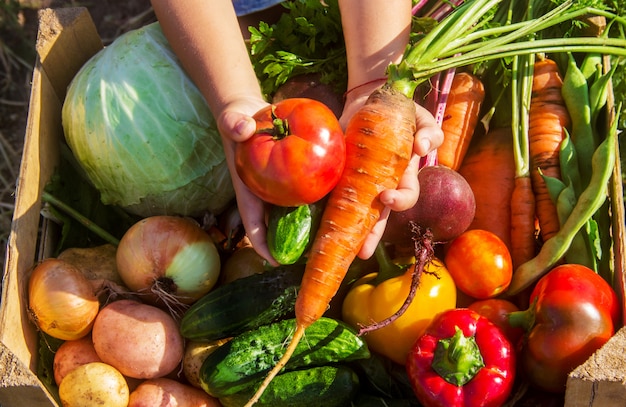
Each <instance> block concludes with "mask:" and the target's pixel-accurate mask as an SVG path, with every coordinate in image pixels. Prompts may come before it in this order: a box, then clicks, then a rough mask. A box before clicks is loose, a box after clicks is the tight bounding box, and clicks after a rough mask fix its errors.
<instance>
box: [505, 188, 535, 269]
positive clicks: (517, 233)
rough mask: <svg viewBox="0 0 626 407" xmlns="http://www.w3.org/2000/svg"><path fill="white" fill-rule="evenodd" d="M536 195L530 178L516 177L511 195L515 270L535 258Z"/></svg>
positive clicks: (512, 256) (512, 258)
mask: <svg viewBox="0 0 626 407" xmlns="http://www.w3.org/2000/svg"><path fill="white" fill-rule="evenodd" d="M536 249H537V245H536V239H535V195H534V193H533V188H532V182H531V179H530V177H527V176H521V177H515V183H514V187H513V192H512V193H511V260H512V261H513V269H514V270H515V269H516V268H517V266H519V265H520V264H524V263H526V262H527V261H528V260H530V259H532V258H533V257H535V253H536Z"/></svg>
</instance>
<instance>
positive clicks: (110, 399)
mask: <svg viewBox="0 0 626 407" xmlns="http://www.w3.org/2000/svg"><path fill="white" fill-rule="evenodd" d="M129 393H130V392H129V391H128V385H127V384H126V380H125V379H124V376H122V374H121V373H120V372H119V371H118V370H117V369H115V368H114V367H113V366H111V365H107V364H106V363H102V362H91V363H86V364H84V365H81V366H79V367H77V368H75V369H74V370H72V371H71V372H69V373H68V374H67V375H66V376H65V378H64V379H63V381H62V382H61V385H60V386H59V398H60V399H61V404H62V405H63V407H84V406H106V407H126V406H127V405H128V401H129V396H130V394H129Z"/></svg>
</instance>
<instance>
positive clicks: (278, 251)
mask: <svg viewBox="0 0 626 407" xmlns="http://www.w3.org/2000/svg"><path fill="white" fill-rule="evenodd" d="M323 209H324V201H320V202H316V203H313V204H310V205H302V206H295V207H284V206H277V205H272V207H271V208H270V211H269V216H268V225H267V245H268V247H269V251H270V253H271V255H272V257H274V259H275V260H276V261H277V262H278V263H279V264H294V263H295V262H297V261H298V260H299V259H300V258H301V257H302V255H303V254H304V252H305V251H306V249H307V248H308V247H309V245H310V243H311V242H312V240H313V237H314V236H315V233H316V232H317V228H318V226H319V222H320V219H321V215H322V212H323Z"/></svg>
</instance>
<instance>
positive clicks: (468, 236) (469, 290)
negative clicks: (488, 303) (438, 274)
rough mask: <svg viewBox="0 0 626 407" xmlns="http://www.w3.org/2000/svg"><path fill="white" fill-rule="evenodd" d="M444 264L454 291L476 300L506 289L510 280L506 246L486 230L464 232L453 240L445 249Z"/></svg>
mask: <svg viewBox="0 0 626 407" xmlns="http://www.w3.org/2000/svg"><path fill="white" fill-rule="evenodd" d="M444 263H445V264H446V267H447V268H448V271H450V274H452V278H453V279H454V283H455V284H456V286H457V287H458V289H459V290H461V291H463V292H464V293H465V294H467V295H469V296H470V297H472V298H476V299H479V300H483V299H486V298H492V297H495V296H497V295H498V294H500V293H501V292H503V291H504V290H506V289H507V288H508V287H509V284H511V278H512V277H513V265H512V261H511V254H510V253H509V249H508V247H507V246H506V244H505V243H504V242H503V241H502V240H501V239H500V238H499V237H498V236H496V235H495V234H494V233H492V232H489V231H486V230H481V229H472V230H467V231H465V232H463V233H462V234H461V235H460V236H458V237H457V238H456V239H454V240H453V241H452V242H451V243H450V245H449V246H448V250H447V252H446V255H445V258H444Z"/></svg>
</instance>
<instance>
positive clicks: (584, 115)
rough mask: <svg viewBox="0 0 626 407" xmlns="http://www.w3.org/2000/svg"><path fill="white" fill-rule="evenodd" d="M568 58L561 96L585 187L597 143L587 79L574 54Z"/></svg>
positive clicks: (589, 176)
mask: <svg viewBox="0 0 626 407" xmlns="http://www.w3.org/2000/svg"><path fill="white" fill-rule="evenodd" d="M568 56H569V63H568V65H567V70H566V72H565V77H564V78H563V86H562V88H561V94H562V96H563V100H564V101H565V106H566V107H567V111H568V112H569V115H570V119H571V121H572V133H571V139H572V143H573V144H574V146H575V148H576V152H577V154H578V158H579V162H578V166H579V170H580V177H581V182H582V185H583V186H586V185H587V184H588V183H589V179H590V178H591V174H590V173H589V163H590V162H591V156H592V154H593V152H594V151H595V149H596V146H597V143H596V141H595V140H594V134H593V129H592V127H591V106H590V103H589V88H588V84H587V78H585V75H583V73H582V71H581V70H580V69H579V68H578V65H576V60H575V59H574V57H573V56H572V54H571V53H570V54H568Z"/></svg>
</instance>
